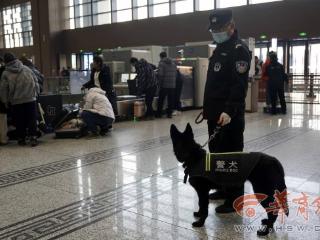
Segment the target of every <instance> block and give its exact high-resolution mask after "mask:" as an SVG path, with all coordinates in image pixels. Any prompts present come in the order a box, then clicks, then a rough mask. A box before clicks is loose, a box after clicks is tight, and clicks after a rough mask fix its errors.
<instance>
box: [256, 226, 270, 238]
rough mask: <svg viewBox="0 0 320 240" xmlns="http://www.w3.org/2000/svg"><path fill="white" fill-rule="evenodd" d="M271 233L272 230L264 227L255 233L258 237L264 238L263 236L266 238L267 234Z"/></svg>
mask: <svg viewBox="0 0 320 240" xmlns="http://www.w3.org/2000/svg"><path fill="white" fill-rule="evenodd" d="M272 232H273V228H269V227H267V226H266V225H262V226H261V229H259V230H258V231H257V235H258V236H259V237H264V236H267V235H268V234H269V233H272Z"/></svg>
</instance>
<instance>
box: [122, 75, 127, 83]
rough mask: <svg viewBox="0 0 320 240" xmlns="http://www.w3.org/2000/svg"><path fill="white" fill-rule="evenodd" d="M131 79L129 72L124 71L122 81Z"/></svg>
mask: <svg viewBox="0 0 320 240" xmlns="http://www.w3.org/2000/svg"><path fill="white" fill-rule="evenodd" d="M128 80H129V73H122V74H121V82H125V83H126V82H127V81H128Z"/></svg>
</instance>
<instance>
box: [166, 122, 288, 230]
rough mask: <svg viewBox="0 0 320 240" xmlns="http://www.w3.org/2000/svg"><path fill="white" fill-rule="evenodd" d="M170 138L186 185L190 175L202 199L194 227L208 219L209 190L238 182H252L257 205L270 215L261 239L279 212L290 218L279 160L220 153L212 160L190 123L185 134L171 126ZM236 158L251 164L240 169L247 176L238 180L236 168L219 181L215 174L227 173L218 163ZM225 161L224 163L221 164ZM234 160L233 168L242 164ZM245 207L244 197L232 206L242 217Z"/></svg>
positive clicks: (264, 220) (190, 179)
mask: <svg viewBox="0 0 320 240" xmlns="http://www.w3.org/2000/svg"><path fill="white" fill-rule="evenodd" d="M170 135H171V139H172V143H173V150H174V153H175V155H176V158H177V160H178V161H179V162H180V163H182V164H183V165H182V166H183V167H184V168H185V174H186V175H185V182H186V180H187V176H189V183H190V184H191V185H192V186H193V188H194V189H195V190H196V192H197V195H198V198H199V210H198V211H197V212H194V217H196V218H198V220H197V221H195V222H193V224H192V225H193V227H202V226H203V225H204V223H205V220H206V218H207V216H208V204H209V191H210V190H211V189H217V188H226V189H228V188H227V186H228V184H229V186H230V184H231V185H232V184H233V182H235V181H238V182H237V183H238V184H239V183H240V185H243V184H244V182H245V181H246V180H249V181H250V182H251V184H252V186H253V190H254V193H255V195H254V196H255V197H256V205H257V204H258V203H260V204H261V205H262V206H263V207H264V209H265V210H266V212H267V214H268V218H266V219H263V220H262V221H261V224H262V226H261V228H260V229H259V230H258V231H257V234H258V235H259V236H265V235H268V233H269V232H271V231H272V230H273V225H274V222H275V221H276V219H277V217H278V215H279V213H280V211H282V213H285V214H286V215H287V216H288V215H289V211H288V205H287V191H286V184H285V179H284V170H283V167H282V165H281V163H280V162H279V161H278V160H277V159H276V158H274V157H271V156H268V155H266V154H263V153H243V154H241V153H238V154H236V153H235V154H232V153H231V154H220V156H219V154H217V155H215V156H214V157H213V159H211V158H210V159H209V158H208V155H207V153H206V150H204V149H203V148H202V147H201V146H200V145H199V144H197V143H196V142H195V140H194V136H193V131H192V128H191V126H190V124H189V123H188V125H187V127H186V129H185V131H184V132H182V133H181V132H179V130H178V129H177V127H176V126H175V125H173V124H172V125H171V129H170ZM210 156H211V155H210ZM235 157H236V158H242V159H241V160H242V163H243V162H244V161H251V162H250V164H249V167H248V164H245V165H242V167H243V168H246V169H244V170H241V169H239V171H244V172H246V174H244V176H242V179H241V176H240V175H239V176H240V178H239V176H238V175H237V172H236V171H237V170H236V169H234V170H233V171H232V172H231V173H228V174H227V175H225V177H224V180H223V181H219V177H218V178H217V177H215V175H216V176H219V174H220V177H221V175H223V174H224V172H223V171H220V172H219V171H218V170H224V169H221V164H217V162H218V161H220V163H222V162H223V163H224V162H226V163H227V160H228V158H233V159H234V158H235ZM222 158H223V161H221V159H222ZM208 159H209V161H208ZM234 160H235V161H232V162H233V165H235V163H237V164H239V165H241V161H238V162H237V161H236V160H238V159H234ZM219 165H220V166H219ZM210 166H213V168H211V169H209V168H210ZM219 167H220V169H219ZM248 168H249V170H248ZM225 170H226V171H229V170H230V169H225ZM230 171H231V170H230ZM233 173H235V175H234V176H233V175H232V174H233ZM237 176H238V177H237ZM220 180H221V179H220ZM235 184H236V183H235ZM229 189H230V188H229ZM245 206H246V201H245V197H239V198H238V199H237V200H235V201H234V203H233V207H234V208H235V210H236V211H237V212H238V213H239V214H240V215H241V214H243V211H244V210H245ZM241 210H243V211H241ZM251 210H252V208H251Z"/></svg>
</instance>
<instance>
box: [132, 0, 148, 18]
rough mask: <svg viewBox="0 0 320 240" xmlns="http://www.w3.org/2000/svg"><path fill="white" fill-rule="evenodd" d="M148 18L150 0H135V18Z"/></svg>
mask: <svg viewBox="0 0 320 240" xmlns="http://www.w3.org/2000/svg"><path fill="white" fill-rule="evenodd" d="M145 18H148V0H134V1H133V19H137V20H138V19H145Z"/></svg>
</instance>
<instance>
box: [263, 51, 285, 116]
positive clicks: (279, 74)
mask: <svg viewBox="0 0 320 240" xmlns="http://www.w3.org/2000/svg"><path fill="white" fill-rule="evenodd" d="M269 58H270V64H269V65H268V66H267V69H266V75H267V76H268V78H269V80H268V83H267V84H268V90H269V95H270V99H271V114H272V115H275V114H277V100H278V96H279V100H280V104H281V112H282V114H286V113H287V105H286V100H285V97H284V83H285V82H286V83H288V76H287V74H286V73H285V71H284V68H283V66H282V64H280V63H279V62H278V56H277V53H275V52H270V53H269Z"/></svg>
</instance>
